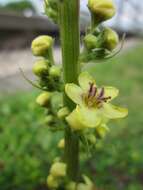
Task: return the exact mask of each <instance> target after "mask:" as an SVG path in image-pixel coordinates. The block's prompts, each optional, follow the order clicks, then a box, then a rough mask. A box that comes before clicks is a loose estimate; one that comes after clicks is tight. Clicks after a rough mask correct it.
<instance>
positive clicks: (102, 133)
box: [96, 124, 109, 138]
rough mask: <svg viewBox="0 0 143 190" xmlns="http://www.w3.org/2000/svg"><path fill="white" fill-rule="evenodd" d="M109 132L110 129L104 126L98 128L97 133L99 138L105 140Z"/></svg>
mask: <svg viewBox="0 0 143 190" xmlns="http://www.w3.org/2000/svg"><path fill="white" fill-rule="evenodd" d="M108 131H109V128H108V127H107V126H106V125H105V124H104V125H101V126H98V127H97V128H96V132H97V135H98V137H99V138H104V137H105V136H106V134H107V132H108Z"/></svg>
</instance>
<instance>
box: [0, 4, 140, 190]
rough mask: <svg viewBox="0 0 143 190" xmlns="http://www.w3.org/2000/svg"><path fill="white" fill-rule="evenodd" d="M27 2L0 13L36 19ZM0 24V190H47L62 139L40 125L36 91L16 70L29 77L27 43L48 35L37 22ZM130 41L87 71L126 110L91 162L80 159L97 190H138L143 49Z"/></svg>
mask: <svg viewBox="0 0 143 190" xmlns="http://www.w3.org/2000/svg"><path fill="white" fill-rule="evenodd" d="M25 2H26V3H25ZM27 2H28V1H21V3H16V4H15V3H14V4H13V2H11V3H9V4H8V5H5V6H1V8H0V10H3V11H7V10H8V11H12V12H13V11H15V10H16V11H17V12H18V13H19V12H21V11H23V10H25V9H27V8H28V9H29V8H30V9H31V10H32V14H33V13H34V14H36V13H35V11H36V9H35V8H34V7H33V6H32V4H27ZM6 15H9V13H8V14H6ZM28 15H29V14H28ZM9 16H10V17H11V16H13V13H12V15H9ZM14 16H15V15H14ZM1 18H3V17H2V15H1V13H0V42H1V43H0V50H1V51H0V64H1V65H0V66H1V67H0V190H47V186H46V178H47V175H48V171H49V166H50V164H51V162H52V161H53V159H54V158H55V156H57V155H59V153H61V152H60V150H58V149H57V148H56V145H57V142H58V141H59V139H60V138H61V133H52V132H50V130H49V129H48V128H47V127H46V126H45V125H43V121H44V110H43V109H42V108H39V106H38V105H36V103H35V99H36V97H37V94H39V91H38V90H36V89H33V88H31V87H30V85H29V84H28V83H26V82H25V81H24V80H23V79H22V77H21V75H20V74H19V67H22V68H23V69H24V71H25V72H26V75H28V76H29V77H32V73H31V72H30V71H31V67H32V65H33V61H34V58H33V57H32V54H31V52H30V49H29V47H30V42H31V40H32V39H33V38H34V37H35V36H37V35H38V34H39V33H40V34H45V33H46V34H47V33H49V32H50V33H51V30H50V28H49V31H45V30H47V29H45V28H44V29H41V28H40V27H41V25H38V24H37V23H36V22H34V23H36V26H39V28H36V29H35V28H34V29H33V30H31V28H30V29H28V27H27V28H25V29H23V28H20V27H17V28H12V29H11V28H10V27H9V28H4V27H5V25H2V23H3V22H1V21H2V19H1ZM4 18H5V17H4ZM11 18H12V17H11ZM28 19H29V20H30V19H35V18H33V17H32V18H27V20H26V22H27V24H28V25H29V20H28ZM36 19H39V18H36ZM40 19H41V18H40ZM31 21H32V22H33V20H31ZM43 22H45V21H44V19H43ZM48 22H49V21H48ZM40 23H41V20H40ZM119 32H121V31H120V30H119ZM122 32H123V31H122ZM122 32H121V33H122ZM52 35H54V36H56V47H55V49H56V55H57V54H58V58H57V61H59V60H60V58H59V57H60V56H59V43H58V41H59V40H57V39H58V38H59V36H58V35H57V31H56V32H54V33H52ZM130 35H131V34H128V35H127V39H126V42H125V48H123V50H122V51H121V53H120V54H119V55H117V56H116V57H114V58H112V59H110V60H108V61H106V62H100V63H97V64H90V65H88V66H86V69H87V70H88V71H89V72H90V73H91V74H92V75H93V76H94V77H95V79H96V81H97V83H98V84H99V85H103V84H104V85H112V86H115V87H117V88H119V90H120V95H119V97H118V98H117V99H116V100H115V101H114V103H115V104H117V105H118V104H119V105H121V106H125V107H127V108H128V109H129V116H128V117H127V118H126V119H124V120H119V121H116V122H114V123H111V124H110V129H111V130H110V133H108V135H107V137H106V138H105V139H104V141H102V142H101V141H100V142H98V144H97V146H96V149H95V153H94V154H93V155H92V156H90V157H89V155H88V154H86V155H84V156H83V154H82V156H81V160H82V162H81V170H82V171H83V172H84V173H85V174H87V175H89V176H91V178H92V179H93V181H95V183H96V185H97V186H98V187H99V188H100V189H101V190H115V189H116V190H142V189H143V148H142V147H143V138H142V137H143V127H142V126H143V114H142V108H143V45H142V38H139V39H138V38H137V33H136V35H131V36H130ZM129 37H130V38H129ZM126 44H128V46H126ZM27 86H28V88H27Z"/></svg>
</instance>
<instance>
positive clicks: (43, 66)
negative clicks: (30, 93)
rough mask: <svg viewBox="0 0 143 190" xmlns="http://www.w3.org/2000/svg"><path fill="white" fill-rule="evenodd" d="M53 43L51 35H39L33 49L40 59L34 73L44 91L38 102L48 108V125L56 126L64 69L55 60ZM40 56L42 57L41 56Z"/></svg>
mask: <svg viewBox="0 0 143 190" xmlns="http://www.w3.org/2000/svg"><path fill="white" fill-rule="evenodd" d="M53 43H54V40H53V38H51V37H50V36H45V35H43V36H39V37H37V38H36V39H34V40H33V42H32V45H31V49H32V52H33V55H35V56H36V57H38V60H37V61H36V62H35V64H34V66H33V73H34V74H35V75H36V76H37V78H38V80H37V81H38V86H40V88H41V89H43V92H42V93H41V94H40V95H39V96H38V97H37V99H36V102H37V103H38V104H39V105H40V106H41V107H44V108H46V114H47V116H46V118H45V121H44V123H45V124H46V125H51V124H52V126H54V124H55V125H56V123H57V119H58V117H57V111H58V110H59V109H60V108H61V107H62V96H61V93H60V91H61V88H62V87H61V86H62V77H61V75H62V70H61V66H59V65H55V63H54V61H53V55H52V51H53V49H52V48H53ZM39 57H40V58H39Z"/></svg>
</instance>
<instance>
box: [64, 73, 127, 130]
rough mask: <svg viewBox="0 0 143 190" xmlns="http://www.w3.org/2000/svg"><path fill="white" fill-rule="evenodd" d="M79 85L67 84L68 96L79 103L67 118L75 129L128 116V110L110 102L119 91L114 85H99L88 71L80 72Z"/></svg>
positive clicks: (93, 126) (94, 125)
mask: <svg viewBox="0 0 143 190" xmlns="http://www.w3.org/2000/svg"><path fill="white" fill-rule="evenodd" d="M78 82H79V85H80V86H78V85H76V84H74V83H68V84H66V86H65V92H66V94H67V96H68V97H69V98H70V99H71V100H72V101H73V102H74V103H75V104H76V105H77V106H76V108H75V109H74V110H73V112H71V113H70V114H69V115H68V116H67V117H66V120H67V122H68V123H69V125H70V126H71V128H72V129H73V130H82V129H85V128H95V127H97V126H99V125H100V124H101V123H105V121H106V120H109V119H118V118H123V117H125V116H127V114H128V110H127V109H125V108H120V107H117V106H114V105H112V104H111V103H110V101H111V100H112V99H114V98H115V97H116V96H117V95H118V93H119V91H118V89H116V88H114V87H110V86H107V87H101V88H100V87H98V86H97V85H96V82H95V80H94V78H93V77H92V76H90V75H89V74H88V73H87V72H83V73H81V74H80V76H79V79H78Z"/></svg>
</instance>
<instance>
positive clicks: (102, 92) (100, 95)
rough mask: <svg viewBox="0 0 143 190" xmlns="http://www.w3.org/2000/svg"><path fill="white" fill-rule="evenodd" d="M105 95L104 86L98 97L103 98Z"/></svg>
mask: <svg viewBox="0 0 143 190" xmlns="http://www.w3.org/2000/svg"><path fill="white" fill-rule="evenodd" d="M103 96H104V88H101V91H100V94H99V96H98V98H99V99H100V98H102V97H103Z"/></svg>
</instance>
